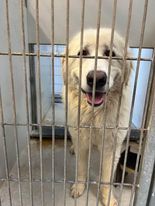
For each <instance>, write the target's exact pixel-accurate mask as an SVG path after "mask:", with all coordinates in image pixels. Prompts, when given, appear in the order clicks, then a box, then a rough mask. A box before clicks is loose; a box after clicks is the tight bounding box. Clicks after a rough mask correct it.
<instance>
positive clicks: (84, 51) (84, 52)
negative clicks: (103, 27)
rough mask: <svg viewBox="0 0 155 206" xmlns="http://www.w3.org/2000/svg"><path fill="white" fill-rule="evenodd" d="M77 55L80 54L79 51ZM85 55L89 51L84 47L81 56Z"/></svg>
mask: <svg viewBox="0 0 155 206" xmlns="http://www.w3.org/2000/svg"><path fill="white" fill-rule="evenodd" d="M77 55H78V56H80V51H79V52H78V54H77ZM87 55H89V51H88V50H86V49H83V50H82V56H87Z"/></svg>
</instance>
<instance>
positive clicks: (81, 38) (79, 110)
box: [74, 0, 85, 206]
mask: <svg viewBox="0 0 155 206" xmlns="http://www.w3.org/2000/svg"><path fill="white" fill-rule="evenodd" d="M81 4H82V10H81V36H80V62H79V95H78V116H77V130H78V135H77V142H76V144H77V151H76V165H75V184H76V187H77V184H78V161H79V140H80V119H81V77H82V49H83V38H84V15H85V0H83V1H82V3H81ZM74 203H75V204H74V205H75V206H76V205H77V199H76V198H75V202H74Z"/></svg>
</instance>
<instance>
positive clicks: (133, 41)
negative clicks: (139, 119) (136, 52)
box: [28, 0, 155, 46]
mask: <svg viewBox="0 0 155 206" xmlns="http://www.w3.org/2000/svg"><path fill="white" fill-rule="evenodd" d="M102 2H103V3H102V17H101V26H104V27H107V26H108V27H111V22H112V9H113V0H104V1H102ZM148 2H149V4H148V15H147V24H146V29H145V37H144V46H153V45H154V37H155V26H154V8H155V1H154V0H149V1H148ZM128 3H129V1H127V0H118V6H117V18H116V30H117V31H118V32H119V33H121V34H122V35H125V32H126V26H127V18H128ZM50 4H51V0H46V1H42V0H39V16H40V18H39V23H40V42H41V43H50V42H51V27H50V25H51V7H50ZM81 4H82V1H77V0H71V1H70V20H69V21H70V36H72V35H73V34H75V33H76V32H77V31H80V26H81ZM97 4H98V1H94V0H86V7H85V28H90V27H93V28H96V22H97V6H98V5H97ZM54 7H55V13H54V15H55V42H56V43H65V38H66V37H65V31H66V29H65V28H66V20H65V18H66V0H56V1H54ZM143 9H144V0H134V1H133V12H132V19H131V31H130V46H138V43H139V38H140V29H141V21H142V15H143ZM35 16H36V5H35V0H28V32H29V41H30V42H33V43H34V42H36V34H35V19H36V18H35Z"/></svg>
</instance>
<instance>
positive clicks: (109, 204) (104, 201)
mask: <svg viewBox="0 0 155 206" xmlns="http://www.w3.org/2000/svg"><path fill="white" fill-rule="evenodd" d="M101 202H102V204H103V205H104V206H118V202H117V200H116V199H115V198H114V197H111V198H110V202H109V201H108V199H105V198H103V197H102V201H101Z"/></svg>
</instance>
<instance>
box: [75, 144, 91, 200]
mask: <svg viewBox="0 0 155 206" xmlns="http://www.w3.org/2000/svg"><path fill="white" fill-rule="evenodd" d="M76 145H77V144H76ZM74 149H75V155H76V158H78V168H77V183H75V184H73V185H72V187H71V196H72V197H74V198H77V197H79V196H81V195H82V194H83V192H84V190H85V183H83V182H85V181H86V176H87V160H88V148H87V146H84V145H83V144H82V143H81V142H80V143H79V147H77V146H75V145H74Z"/></svg>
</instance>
